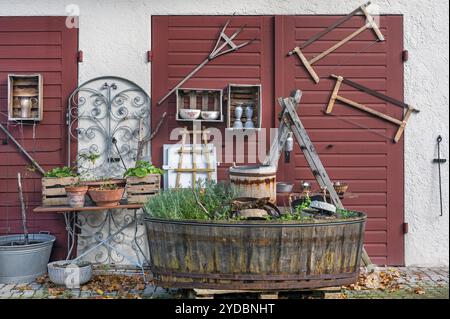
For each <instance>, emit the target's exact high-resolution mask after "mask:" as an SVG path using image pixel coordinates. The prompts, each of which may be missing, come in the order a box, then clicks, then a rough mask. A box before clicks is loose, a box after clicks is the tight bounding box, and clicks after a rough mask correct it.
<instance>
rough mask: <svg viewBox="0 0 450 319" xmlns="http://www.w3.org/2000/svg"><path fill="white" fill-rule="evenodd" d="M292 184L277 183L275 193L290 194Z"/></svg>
mask: <svg viewBox="0 0 450 319" xmlns="http://www.w3.org/2000/svg"><path fill="white" fill-rule="evenodd" d="M293 187H294V185H293V184H289V183H281V182H280V183H277V193H290V192H292V188H293Z"/></svg>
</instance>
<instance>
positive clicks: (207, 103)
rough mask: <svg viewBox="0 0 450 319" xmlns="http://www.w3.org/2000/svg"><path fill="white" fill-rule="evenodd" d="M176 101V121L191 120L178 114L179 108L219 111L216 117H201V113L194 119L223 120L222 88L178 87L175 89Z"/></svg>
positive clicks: (204, 120)
mask: <svg viewBox="0 0 450 319" xmlns="http://www.w3.org/2000/svg"><path fill="white" fill-rule="evenodd" d="M176 97H177V100H176V103H177V115H176V119H177V121H193V120H192V119H185V118H183V117H182V116H181V115H180V110H183V109H187V110H200V111H201V112H203V111H215V112H219V116H218V118H217V119H207V118H203V117H202V116H203V114H202V113H200V116H199V117H198V118H197V119H195V121H202V122H223V111H222V99H223V90H221V89H195V88H194V89H192V88H180V89H177V91H176Z"/></svg>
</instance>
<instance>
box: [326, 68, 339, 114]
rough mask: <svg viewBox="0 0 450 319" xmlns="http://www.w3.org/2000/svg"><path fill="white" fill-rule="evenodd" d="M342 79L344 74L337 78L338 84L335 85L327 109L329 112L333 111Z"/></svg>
mask: <svg viewBox="0 0 450 319" xmlns="http://www.w3.org/2000/svg"><path fill="white" fill-rule="evenodd" d="M342 80H343V77H342V76H339V77H338V78H337V81H336V85H335V86H334V90H333V93H332V94H331V98H330V101H329V102H328V106H327V111H326V112H327V113H331V111H332V110H333V106H334V103H335V102H336V97H337V96H338V95H337V94H338V91H339V88H340V87H341V83H342Z"/></svg>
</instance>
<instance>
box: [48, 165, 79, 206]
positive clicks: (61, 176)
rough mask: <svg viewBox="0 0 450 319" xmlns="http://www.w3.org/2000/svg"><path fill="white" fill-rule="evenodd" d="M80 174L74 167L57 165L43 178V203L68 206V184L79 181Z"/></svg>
mask: <svg viewBox="0 0 450 319" xmlns="http://www.w3.org/2000/svg"><path fill="white" fill-rule="evenodd" d="M78 179H79V178H78V176H77V174H76V172H75V170H74V169H73V168H72V167H69V166H64V167H55V168H53V169H51V170H49V171H47V172H46V173H45V174H44V177H43V178H42V205H44V206H66V205H67V204H68V202H67V193H66V186H70V185H72V184H74V183H77V182H78Z"/></svg>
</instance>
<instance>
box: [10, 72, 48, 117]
mask: <svg viewBox="0 0 450 319" xmlns="http://www.w3.org/2000/svg"><path fill="white" fill-rule="evenodd" d="M43 114H44V108H43V80H42V75H41V74H8V120H9V121H41V120H42V117H43Z"/></svg>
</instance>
